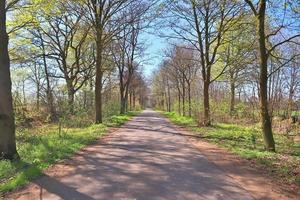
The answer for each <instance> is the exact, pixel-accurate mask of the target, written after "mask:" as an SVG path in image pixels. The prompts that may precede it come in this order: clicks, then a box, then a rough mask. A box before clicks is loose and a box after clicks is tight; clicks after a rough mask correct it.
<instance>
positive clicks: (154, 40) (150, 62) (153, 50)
mask: <svg viewBox="0 0 300 200" xmlns="http://www.w3.org/2000/svg"><path fill="white" fill-rule="evenodd" d="M140 39H141V40H143V41H145V43H146V49H145V57H144V58H142V59H146V61H145V62H144V63H143V68H142V69H143V72H144V75H145V76H146V78H147V79H149V78H151V75H152V72H153V71H155V69H156V68H157V67H158V66H159V65H160V63H161V61H162V60H163V56H164V49H165V48H166V47H167V45H168V43H167V41H166V40H165V39H164V38H160V37H158V36H156V35H155V33H146V32H144V33H142V35H141V38H140Z"/></svg>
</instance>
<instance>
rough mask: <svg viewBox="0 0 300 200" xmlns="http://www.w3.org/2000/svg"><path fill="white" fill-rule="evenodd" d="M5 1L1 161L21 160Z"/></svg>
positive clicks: (0, 10) (1, 1)
mask: <svg viewBox="0 0 300 200" xmlns="http://www.w3.org/2000/svg"><path fill="white" fill-rule="evenodd" d="M5 2H6V1H5V0H0V39H1V42H0V97H1V101H0V159H10V160H12V159H17V158H19V156H18V153H17V149H16V136H15V119H14V113H13V105H12V93H11V78H10V61H9V55H8V35H7V32H6V11H5Z"/></svg>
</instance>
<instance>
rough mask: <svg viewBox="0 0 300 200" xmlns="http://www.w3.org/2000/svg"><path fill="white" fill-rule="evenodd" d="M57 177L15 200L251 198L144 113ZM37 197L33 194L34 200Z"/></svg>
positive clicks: (173, 132)
mask: <svg viewBox="0 0 300 200" xmlns="http://www.w3.org/2000/svg"><path fill="white" fill-rule="evenodd" d="M68 168H71V170H69V171H68V170H66V171H67V172H66V173H65V174H64V175H63V176H60V177H56V176H55V175H53V176H51V175H49V176H45V177H43V178H40V179H39V180H37V181H35V185H36V186H35V187H34V189H30V190H28V189H27V190H28V191H25V192H23V195H22V196H20V198H21V199H26V198H31V199H33V198H37V197H38V198H39V199H68V200H69V199H87V200H92V199H105V200H111V199H120V200H147V199H153V200H156V199H157V200H158V199H159V200H160V199H161V200H163V199H171V200H173V199H174V200H175V199H178V200H184V199H193V200H195V199H205V200H210V199H226V200H235V199H236V200H248V199H253V198H252V197H251V195H250V194H249V193H248V192H247V191H246V190H244V189H242V188H241V187H239V185H237V184H236V183H235V182H234V181H233V180H232V179H231V178H230V177H228V176H226V174H224V172H223V171H222V170H220V169H219V168H218V167H217V166H216V165H215V164H213V163H212V162H210V161H209V160H207V159H206V158H205V157H204V156H203V155H201V152H199V150H198V149H196V147H194V146H192V145H191V144H190V143H189V142H188V141H187V139H186V138H185V137H184V136H182V135H180V134H178V131H176V130H175V129H174V128H173V126H172V125H171V124H170V123H169V122H168V121H167V120H166V119H164V118H161V117H160V116H159V115H158V114H157V113H155V112H153V111H150V110H147V111H144V112H143V113H142V114H140V115H139V116H137V117H135V118H134V119H133V120H132V121H130V122H129V123H128V124H126V125H125V126H123V127H122V128H121V129H119V130H118V131H117V132H115V133H113V134H112V136H110V137H109V138H108V140H106V141H105V142H100V143H99V144H97V145H94V146H91V147H90V148H87V149H86V150H85V151H84V152H82V153H80V154H79V155H78V156H76V157H75V158H74V159H72V160H71V161H70V163H69V167H68ZM34 195H37V196H34Z"/></svg>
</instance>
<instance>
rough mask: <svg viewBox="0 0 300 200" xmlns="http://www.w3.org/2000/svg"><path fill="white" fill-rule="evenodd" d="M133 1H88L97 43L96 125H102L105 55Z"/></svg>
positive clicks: (88, 11)
mask: <svg viewBox="0 0 300 200" xmlns="http://www.w3.org/2000/svg"><path fill="white" fill-rule="evenodd" d="M130 2H131V0H119V1H114V0H86V5H87V13H89V14H88V15H89V19H90V21H91V24H92V27H93V30H94V33H95V36H94V38H95V41H96V67H95V68H96V70H95V71H96V80H95V113H96V115H95V123H96V124H98V123H102V121H103V117H102V89H103V75H104V72H105V67H104V65H103V63H104V59H103V53H104V49H105V48H107V46H108V44H110V43H111V41H112V38H113V36H114V35H115V34H116V33H117V32H118V31H119V27H120V26H121V25H122V19H121V17H120V15H119V13H120V11H122V10H123V9H124V8H126V6H127V5H128V4H129V3H130Z"/></svg>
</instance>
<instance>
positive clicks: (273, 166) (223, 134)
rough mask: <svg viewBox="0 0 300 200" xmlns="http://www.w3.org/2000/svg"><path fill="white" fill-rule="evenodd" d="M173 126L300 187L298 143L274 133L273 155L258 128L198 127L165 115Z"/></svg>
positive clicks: (184, 118) (181, 118) (227, 125)
mask: <svg viewBox="0 0 300 200" xmlns="http://www.w3.org/2000/svg"><path fill="white" fill-rule="evenodd" d="M164 115H165V116H166V117H168V118H169V119H170V120H171V121H172V122H173V123H175V124H177V125H180V126H185V127H187V128H188V129H189V130H191V131H192V132H194V133H196V134H200V135H201V136H202V137H203V138H204V139H205V140H206V141H208V142H212V143H215V144H218V145H219V146H221V147H225V148H227V149H228V150H230V151H231V152H233V153H235V154H237V155H239V156H241V157H243V158H246V159H249V160H253V161H255V163H256V164H257V165H258V166H259V167H263V168H265V169H266V170H267V171H269V173H270V174H273V175H275V176H276V177H278V178H280V179H281V180H282V181H287V182H293V183H296V184H300V174H299V166H300V144H299V143H294V142H293V141H292V140H291V139H290V138H288V137H286V136H285V135H281V134H274V137H275V141H276V153H272V152H267V151H265V150H264V143H263V137H262V134H261V132H260V129H259V125H253V126H243V125H238V124H215V125H213V126H211V127H198V126H197V123H196V122H195V120H193V119H192V118H189V117H183V116H180V115H178V114H177V113H174V112H172V113H164Z"/></svg>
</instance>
